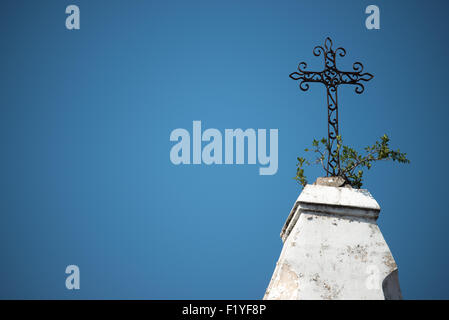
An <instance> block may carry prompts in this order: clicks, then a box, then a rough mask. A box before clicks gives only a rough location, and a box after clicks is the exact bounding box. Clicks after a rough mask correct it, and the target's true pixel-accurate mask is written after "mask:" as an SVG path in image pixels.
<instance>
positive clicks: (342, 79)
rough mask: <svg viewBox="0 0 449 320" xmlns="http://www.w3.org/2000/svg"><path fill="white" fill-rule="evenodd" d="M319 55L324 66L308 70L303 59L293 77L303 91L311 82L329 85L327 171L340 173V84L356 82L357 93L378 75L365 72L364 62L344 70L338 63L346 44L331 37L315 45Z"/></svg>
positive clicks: (344, 53)
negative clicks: (334, 44) (336, 45)
mask: <svg viewBox="0 0 449 320" xmlns="http://www.w3.org/2000/svg"><path fill="white" fill-rule="evenodd" d="M313 54H314V55H315V56H316V57H319V56H321V55H323V57H324V70H322V71H319V72H316V71H307V70H306V69H307V63H305V62H301V63H300V64H299V65H298V72H293V73H291V74H290V78H292V79H293V80H298V81H300V82H299V88H300V89H301V90H302V91H307V90H309V87H310V86H309V82H319V83H322V84H324V85H325V86H326V91H327V107H328V116H327V118H328V119H327V122H328V140H327V142H328V161H327V169H326V171H327V175H328V176H329V175H331V176H338V175H340V172H341V171H340V155H339V152H338V150H337V143H336V139H337V136H338V135H339V130H338V90H337V88H338V86H339V85H342V84H351V85H355V92H356V93H357V94H361V93H363V91H365V86H364V84H363V82H366V81H369V80H371V79H372V78H373V77H374V76H373V75H372V74H370V73H366V72H365V73H364V72H363V65H362V64H361V63H360V62H355V63H354V64H353V71H341V70H339V69H338V68H337V65H336V61H335V60H336V56H337V55H339V56H340V57H344V56H345V55H346V50H345V49H344V48H341V47H340V48H337V49H335V50H334V49H333V48H332V40H331V39H330V38H329V37H328V38H326V40H325V42H324V47H322V46H316V47H315V48H314V49H313Z"/></svg>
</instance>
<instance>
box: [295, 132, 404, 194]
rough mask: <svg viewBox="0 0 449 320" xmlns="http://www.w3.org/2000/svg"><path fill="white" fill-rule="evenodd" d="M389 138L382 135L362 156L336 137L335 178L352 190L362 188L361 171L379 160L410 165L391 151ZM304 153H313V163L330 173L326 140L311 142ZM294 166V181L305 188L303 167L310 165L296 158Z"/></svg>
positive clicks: (395, 151) (302, 159)
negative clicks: (340, 179)
mask: <svg viewBox="0 0 449 320" xmlns="http://www.w3.org/2000/svg"><path fill="white" fill-rule="evenodd" d="M389 143H390V138H389V137H388V136H387V135H386V134H384V135H383V136H382V137H381V138H380V140H379V141H376V142H375V144H373V145H372V146H368V147H366V148H365V149H364V150H365V154H364V155H362V154H360V153H359V152H357V151H355V150H354V149H353V148H350V147H348V146H345V145H343V143H342V139H341V136H338V137H337V147H336V149H335V151H334V155H339V158H340V167H339V173H338V174H337V176H339V177H342V178H343V179H344V180H345V181H346V183H347V184H349V185H351V186H352V187H354V188H360V187H361V186H362V179H363V173H364V171H363V169H364V168H366V169H368V170H369V169H371V167H372V165H373V162H376V161H381V160H393V161H397V162H399V163H410V160H408V159H407V157H406V156H407V154H406V153H402V152H400V150H399V149H398V150H392V149H390V146H389ZM305 151H306V152H313V153H314V154H315V155H316V158H315V160H314V162H313V163H315V164H319V163H321V165H322V166H323V169H324V171H326V173H327V174H328V175H329V174H330V172H329V171H328V169H327V167H326V164H327V163H326V161H325V159H326V158H327V156H328V154H329V145H328V141H327V139H325V138H323V139H321V140H320V141H318V140H313V143H312V149H305ZM297 160H298V163H297V164H296V176H295V177H294V179H295V180H296V181H297V182H298V183H299V184H301V185H302V186H305V185H306V184H307V178H306V176H305V174H304V167H305V166H306V165H310V164H311V163H310V162H309V161H308V160H306V158H303V157H298V158H297Z"/></svg>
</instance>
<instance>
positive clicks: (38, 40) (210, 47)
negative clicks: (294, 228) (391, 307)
mask: <svg viewBox="0 0 449 320" xmlns="http://www.w3.org/2000/svg"><path fill="white" fill-rule="evenodd" d="M69 4H76V5H78V6H79V8H80V10H81V29H80V30H76V31H69V30H67V29H66V28H65V18H66V14H65V7H66V6H67V5H69ZM369 4H377V5H378V6H379V7H380V10H381V29H380V30H371V31H370V30H367V29H366V28H365V25H364V21H365V17H366V15H365V13H364V12H365V8H366V6H368V5H369ZM448 9H449V4H448V3H447V1H433V2H432V4H430V3H429V2H428V1H399V0H396V1H380V0H379V1H374V2H372V1H369V2H368V1H349V0H342V1H330V0H326V1H325V0H317V1H313V2H312V1H299V0H295V1H210V0H209V1H196V0H193V1H188V2H186V1H175V0H172V1H113V0H109V1H100V0H95V1H92V0H91V1H75V0H73V1H66V2H64V1H24V0H19V1H4V3H2V10H1V12H0V32H1V37H0V49H1V57H2V59H1V60H0V70H1V77H0V79H1V80H0V81H1V86H0V88H1V89H0V90H1V94H0V107H1V114H2V115H1V117H0V122H1V125H0V130H1V134H0V139H1V146H2V157H1V160H0V168H1V169H0V170H1V176H2V179H1V182H0V191H1V201H0V206H1V207H0V211H1V215H0V219H1V220H0V231H1V232H0V234H1V242H0V243H1V260H0V261H1V263H0V281H1V283H2V286H1V289H0V297H1V298H59V299H78V298H86V299H89V298H123V299H131V298H139V299H140V298H146V299H259V298H261V297H262V296H263V294H264V291H265V289H266V287H267V285H268V283H269V280H270V277H271V275H272V272H273V270H274V267H275V263H276V260H277V258H278V256H279V254H280V250H281V248H282V243H281V240H280V238H279V232H280V230H281V227H282V225H283V223H284V221H285V219H286V218H287V215H288V214H289V212H290V209H291V207H292V206H293V203H294V201H295V200H296V198H297V196H298V194H299V192H300V190H301V189H300V187H299V186H298V185H297V184H296V183H295V181H294V180H293V179H292V177H293V176H294V174H295V161H296V157H297V156H299V155H301V154H302V153H303V149H304V148H306V147H307V146H309V145H310V144H311V141H312V140H313V138H319V137H323V136H325V135H326V132H327V127H326V125H327V124H326V105H325V89H324V87H323V86H321V85H318V84H317V85H313V86H312V87H311V89H310V90H309V91H308V92H307V93H304V92H302V91H300V90H299V89H298V87H297V83H296V82H294V81H292V80H291V79H289V77H288V75H289V74H290V73H291V72H293V71H295V70H296V67H297V64H298V63H299V62H300V61H306V62H308V64H309V67H310V68H311V69H314V70H319V69H321V68H322V60H321V59H320V58H316V57H314V56H313V54H312V49H313V47H314V46H316V45H322V44H323V41H324V39H325V38H326V37H327V36H330V37H332V39H333V40H334V44H335V45H336V46H343V47H345V48H346V50H347V52H348V54H347V55H346V57H345V58H342V59H340V60H339V61H338V63H339V66H340V67H341V68H342V69H346V70H349V69H350V68H351V67H352V63H353V62H355V61H359V60H360V61H362V62H363V63H364V65H365V70H366V71H367V72H371V73H372V74H374V76H375V78H374V79H373V80H372V81H370V82H369V83H368V84H367V86H366V90H365V93H364V94H363V95H356V94H355V93H354V92H353V88H350V87H348V88H342V89H341V90H340V91H339V101H340V128H341V134H342V135H343V138H344V141H345V143H347V144H349V145H353V146H355V147H357V148H361V147H364V146H365V145H369V144H372V143H373V142H374V141H375V140H376V139H378V138H379V137H380V136H381V135H383V134H384V133H387V134H388V135H389V136H390V137H391V139H392V142H391V144H392V146H393V147H400V148H401V150H402V151H404V152H407V153H408V157H409V158H410V159H411V161H412V162H411V164H410V165H407V166H402V165H397V164H393V163H379V164H378V165H376V167H375V168H374V170H372V171H370V172H368V173H367V175H366V179H365V184H364V187H366V188H367V189H368V190H369V191H370V192H371V193H372V194H373V196H374V197H375V198H376V200H377V201H378V202H379V204H380V206H381V207H382V211H381V214H380V218H379V221H378V222H379V226H380V228H381V230H382V232H383V235H384V237H385V239H386V240H387V242H388V244H389V246H390V248H391V251H392V252H393V255H394V257H395V259H396V262H397V263H398V265H399V276H400V282H401V287H402V291H403V295H404V298H407V299H430V298H434V299H447V298H449V291H448V289H447V284H448V283H449V275H448V273H447V270H448V269H449V258H448V254H447V248H446V246H447V243H448V242H449V234H448V232H447V226H448V224H449V215H448V210H447V201H446V199H445V197H446V195H447V191H448V187H447V181H448V178H449V177H448V171H447V170H446V159H447V157H448V149H447V145H448V143H447V139H448V133H447V119H448V118H449V111H448V103H447V97H446V85H447V84H448V79H447V74H448V71H449V70H448V64H447V61H446V60H447V56H448V54H449V47H448V44H447V41H446V34H447V32H448V31H449V30H448V29H449V28H448V27H449V22H447V19H446V12H447V10H448ZM195 120H199V121H201V122H202V125H203V127H204V128H216V129H218V130H220V131H221V132H222V133H223V132H224V130H225V129H227V128H231V129H236V128H242V129H247V128H254V129H258V128H262V129H278V130H279V169H278V172H277V174H276V175H273V176H260V175H259V174H258V170H259V169H258V166H257V165H239V166H237V165H231V166H225V165H216V166H206V165H184V166H175V165H173V164H172V163H171V162H170V156H169V154H170V149H171V147H172V146H173V142H171V141H170V139H169V137H170V133H171V132H172V130H174V129H176V128H185V129H187V130H189V131H190V132H192V122H193V121H195ZM320 175H322V172H320V170H319V168H315V169H311V170H310V172H309V176H310V180H314V179H315V178H316V177H317V176H320ZM69 264H76V265H78V266H79V267H80V270H81V290H79V291H68V290H67V289H66V288H65V285H64V284H65V277H66V275H65V273H64V271H65V267H66V266H67V265H69Z"/></svg>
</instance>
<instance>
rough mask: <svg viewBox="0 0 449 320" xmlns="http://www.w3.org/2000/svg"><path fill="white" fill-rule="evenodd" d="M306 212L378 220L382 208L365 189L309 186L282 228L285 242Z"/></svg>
mask: <svg viewBox="0 0 449 320" xmlns="http://www.w3.org/2000/svg"><path fill="white" fill-rule="evenodd" d="M304 211H308V212H317V213H320V214H329V215H338V216H341V217H362V218H367V219H374V220H377V218H378V217H379V212H380V206H379V204H378V203H377V201H376V200H375V199H374V198H373V196H372V195H371V194H370V193H369V191H368V190H365V189H352V188H347V187H329V186H323V185H307V186H305V188H304V190H303V191H302V192H301V194H300V195H299V197H298V199H297V200H296V202H295V204H294V206H293V208H292V210H291V212H290V214H289V215H288V217H287V220H286V221H285V224H284V226H283V227H282V230H281V234H280V236H281V239H282V241H283V242H285V240H286V239H287V237H288V235H289V234H290V231H291V230H292V229H293V227H294V226H295V224H296V221H297V220H298V218H299V215H300V214H301V212H304Z"/></svg>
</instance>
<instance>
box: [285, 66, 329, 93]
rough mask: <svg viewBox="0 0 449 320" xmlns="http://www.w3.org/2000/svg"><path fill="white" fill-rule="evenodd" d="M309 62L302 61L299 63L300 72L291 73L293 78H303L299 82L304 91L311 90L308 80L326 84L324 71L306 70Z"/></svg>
mask: <svg viewBox="0 0 449 320" xmlns="http://www.w3.org/2000/svg"><path fill="white" fill-rule="evenodd" d="M306 68H307V63H305V62H301V63H300V64H299V65H298V71H299V72H293V73H291V74H290V78H292V79H293V80H301V82H300V83H299V88H300V89H301V90H302V91H307V90H309V87H310V86H309V84H308V83H307V82H321V83H323V84H326V83H325V81H324V80H323V72H324V71H321V72H315V71H306V70H305V69H306Z"/></svg>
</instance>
